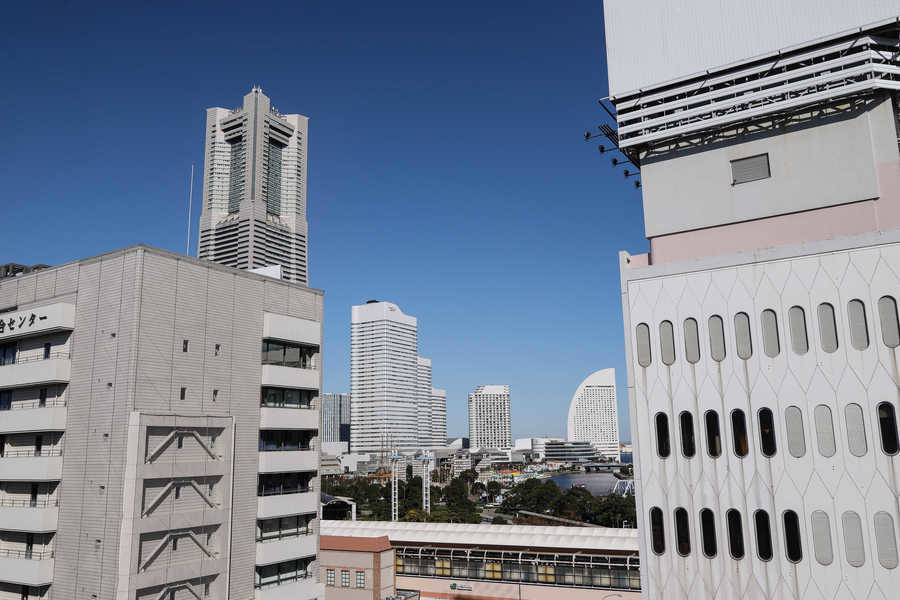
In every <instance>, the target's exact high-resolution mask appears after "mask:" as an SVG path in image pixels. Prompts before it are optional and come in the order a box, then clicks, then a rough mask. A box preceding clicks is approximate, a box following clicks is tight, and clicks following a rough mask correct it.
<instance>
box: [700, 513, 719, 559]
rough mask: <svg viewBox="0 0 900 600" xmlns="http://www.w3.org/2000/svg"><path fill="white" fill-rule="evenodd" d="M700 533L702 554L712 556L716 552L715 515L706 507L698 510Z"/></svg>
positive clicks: (707, 556)
mask: <svg viewBox="0 0 900 600" xmlns="http://www.w3.org/2000/svg"><path fill="white" fill-rule="evenodd" d="M700 535H701V536H702V538H703V556H705V557H706V558H714V557H715V556H716V553H717V552H718V548H717V544H716V517H715V515H714V514H713V511H711V510H710V509H708V508H704V509H703V510H701V511H700Z"/></svg>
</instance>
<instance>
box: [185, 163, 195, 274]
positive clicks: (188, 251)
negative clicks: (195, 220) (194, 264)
mask: <svg viewBox="0 0 900 600" xmlns="http://www.w3.org/2000/svg"><path fill="white" fill-rule="evenodd" d="M193 206H194V163H191V191H190V192H188V221H187V230H188V232H187V247H186V248H185V250H184V253H185V254H187V255H188V256H190V255H191V209H192V208H193Z"/></svg>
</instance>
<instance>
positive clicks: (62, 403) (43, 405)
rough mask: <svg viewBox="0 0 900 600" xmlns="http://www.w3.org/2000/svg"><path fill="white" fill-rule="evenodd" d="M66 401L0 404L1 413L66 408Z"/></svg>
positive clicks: (53, 400) (57, 399) (31, 401)
mask: <svg viewBox="0 0 900 600" xmlns="http://www.w3.org/2000/svg"><path fill="white" fill-rule="evenodd" d="M65 405H66V401H65V400H64V399H62V398H52V399H49V400H44V401H41V400H29V401H27V402H16V403H14V404H4V403H2V402H0V411H3V410H28V409H32V408H58V407H60V406H65Z"/></svg>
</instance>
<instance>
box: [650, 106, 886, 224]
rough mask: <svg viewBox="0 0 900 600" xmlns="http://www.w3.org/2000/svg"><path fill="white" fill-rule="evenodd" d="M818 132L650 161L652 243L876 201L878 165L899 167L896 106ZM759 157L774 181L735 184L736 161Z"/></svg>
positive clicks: (806, 131)
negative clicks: (764, 160)
mask: <svg viewBox="0 0 900 600" xmlns="http://www.w3.org/2000/svg"><path fill="white" fill-rule="evenodd" d="M816 125H817V126H816V127H809V128H801V127H798V128H794V129H793V130H791V131H789V132H780V133H779V134H777V135H766V136H759V137H756V138H743V139H744V141H737V142H733V143H729V144H725V145H720V146H716V147H712V148H711V149H706V148H703V147H701V148H697V149H694V150H691V151H685V152H683V153H669V154H665V155H662V156H661V157H658V158H651V159H648V160H645V161H644V162H643V164H642V166H641V180H642V182H641V183H642V186H643V202H644V222H645V229H646V234H647V237H649V238H654V237H657V236H663V235H667V234H672V233H677V232H684V231H690V230H696V229H701V228H706V227H715V226H719V225H724V224H727V223H737V222H741V221H750V220H754V219H762V218H765V217H772V216H775V215H784V214H788V213H796V212H800V211H808V210H811V209H817V208H823V207H828V206H835V205H839V204H846V203H850V202H858V201H861V200H871V199H874V198H877V197H878V196H879V179H878V168H879V166H880V165H882V164H888V163H897V161H900V154H898V150H897V140H896V135H892V132H895V128H894V116H893V110H892V104H891V101H890V100H883V101H881V102H879V103H878V104H877V105H875V106H873V107H872V108H871V109H870V110H866V111H863V112H858V113H856V114H855V115H854V116H853V117H852V118H842V119H837V120H831V121H830V122H828V123H827V124H826V123H824V122H822V121H817V122H816ZM739 139H740V138H739ZM758 154H768V155H769V166H770V170H771V177H770V178H768V179H761V180H757V181H751V182H748V183H741V184H737V185H732V172H731V163H730V161H732V160H735V159H739V158H744V157H748V156H754V155H758ZM895 200H896V201H897V202H900V198H897V199H895ZM866 218H868V219H869V221H870V225H871V227H872V229H871V230H874V229H875V222H874V219H875V215H874V214H873V213H872V212H871V211H869V212H868V213H867V215H866Z"/></svg>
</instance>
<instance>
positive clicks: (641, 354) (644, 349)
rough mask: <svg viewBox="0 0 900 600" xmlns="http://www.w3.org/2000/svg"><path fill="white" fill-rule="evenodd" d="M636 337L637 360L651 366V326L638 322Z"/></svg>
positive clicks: (645, 365) (642, 364)
mask: <svg viewBox="0 0 900 600" xmlns="http://www.w3.org/2000/svg"><path fill="white" fill-rule="evenodd" d="M635 339H636V340H637V361H638V364H639V365H641V366H642V367H645V368H646V367H649V366H650V360H651V356H650V328H649V327H648V326H647V324H646V323H638V326H637V327H636V328H635Z"/></svg>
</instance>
